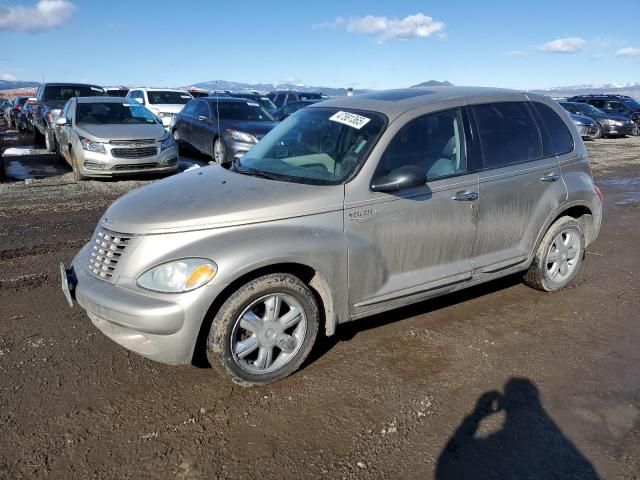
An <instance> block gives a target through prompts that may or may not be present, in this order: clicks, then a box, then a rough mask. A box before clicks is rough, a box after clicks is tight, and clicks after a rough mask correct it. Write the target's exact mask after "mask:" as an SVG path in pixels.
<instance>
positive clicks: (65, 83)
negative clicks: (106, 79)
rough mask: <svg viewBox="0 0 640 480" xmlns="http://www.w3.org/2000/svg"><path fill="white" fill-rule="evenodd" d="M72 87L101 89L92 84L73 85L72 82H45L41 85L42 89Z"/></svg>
mask: <svg viewBox="0 0 640 480" xmlns="http://www.w3.org/2000/svg"><path fill="white" fill-rule="evenodd" d="M60 85H62V86H66V85H69V86H73V87H98V88H102V87H101V86H100V85H94V84H93V83H74V82H46V83H43V84H42V86H43V87H57V86H60Z"/></svg>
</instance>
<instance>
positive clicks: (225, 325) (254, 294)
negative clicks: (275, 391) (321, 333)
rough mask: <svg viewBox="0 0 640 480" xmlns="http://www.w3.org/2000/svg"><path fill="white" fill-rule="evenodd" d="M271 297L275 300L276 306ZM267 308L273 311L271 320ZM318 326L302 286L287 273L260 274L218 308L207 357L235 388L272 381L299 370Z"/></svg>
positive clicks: (313, 306)
mask: <svg viewBox="0 0 640 480" xmlns="http://www.w3.org/2000/svg"><path fill="white" fill-rule="evenodd" d="M275 298H279V299H280V302H279V305H280V306H279V307H278V308H275V305H278V302H277V301H275V300H274V299H275ZM270 308H272V309H273V310H274V311H275V312H276V314H275V315H273V314H272V316H271V317H270V314H269V311H270ZM296 313H297V315H296ZM296 319H297V321H296ZM292 322H294V323H292ZM319 324H320V314H319V310H318V304H317V303H316V299H315V297H314V295H313V293H312V292H311V290H310V289H309V287H308V286H307V285H305V284H304V283H303V282H302V281H301V280H300V279H299V278H297V277H295V276H293V275H289V274H271V275H265V276H263V277H259V278H257V279H255V280H252V281H251V282H249V283H247V284H246V285H244V286H243V287H241V288H239V289H238V290H237V291H236V292H234V293H233V294H232V295H231V296H230V297H229V298H228V299H227V300H226V301H225V302H224V304H223V305H222V306H221V307H220V309H219V310H218V313H217V314H216V316H215V318H214V319H213V322H212V324H211V328H210V330H209V335H208V338H207V347H206V348H207V352H206V353H207V358H208V360H209V363H210V364H211V366H212V367H213V368H214V369H216V370H218V371H220V372H224V373H226V374H227V375H229V376H230V377H231V379H232V380H233V382H234V383H236V384H238V385H241V386H244V387H250V386H254V385H265V384H268V383H272V382H275V381H277V380H281V379H283V378H285V377H288V376H289V375H291V374H292V373H294V372H295V371H296V370H298V368H300V365H302V363H303V362H304V361H305V359H306V358H307V356H308V355H309V352H310V351H311V349H312V347H313V344H314V343H315V340H316V336H317V334H318V326H319ZM287 325H289V326H287ZM254 329H255V331H254ZM269 352H271V355H269Z"/></svg>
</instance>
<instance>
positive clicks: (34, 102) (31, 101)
mask: <svg viewBox="0 0 640 480" xmlns="http://www.w3.org/2000/svg"><path fill="white" fill-rule="evenodd" d="M27 103H30V104H31V105H38V104H39V103H40V102H39V101H38V99H37V98H35V97H32V98H30V99H29V100H27Z"/></svg>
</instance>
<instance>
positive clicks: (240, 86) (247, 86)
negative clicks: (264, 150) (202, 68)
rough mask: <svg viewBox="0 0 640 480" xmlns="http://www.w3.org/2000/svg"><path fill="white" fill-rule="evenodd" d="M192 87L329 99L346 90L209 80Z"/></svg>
mask: <svg viewBox="0 0 640 480" xmlns="http://www.w3.org/2000/svg"><path fill="white" fill-rule="evenodd" d="M193 86H194V87H198V88H204V89H206V90H231V91H239V92H242V91H253V90H256V91H258V92H270V91H272V90H298V91H302V92H322V93H324V94H325V95H328V96H330V97H343V96H345V95H346V94H347V89H346V88H333V87H315V86H310V85H303V84H293V83H242V82H229V81H227V80H210V81H208V82H200V83H195V84H194V85H193ZM369 91H370V90H354V91H353V94H354V95H358V94H359V93H366V92H369Z"/></svg>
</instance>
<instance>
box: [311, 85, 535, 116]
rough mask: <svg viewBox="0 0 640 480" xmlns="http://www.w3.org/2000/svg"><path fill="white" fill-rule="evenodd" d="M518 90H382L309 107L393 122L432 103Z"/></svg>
mask: <svg viewBox="0 0 640 480" xmlns="http://www.w3.org/2000/svg"><path fill="white" fill-rule="evenodd" d="M518 93H524V92H519V91H517V90H508V89H504V88H488V87H419V88H418V87H416V88H404V89H398V90H381V91H378V92H370V93H365V94H362V95H354V96H353V97H340V98H333V99H329V100H325V101H324V102H321V103H318V104H315V105H311V106H310V107H309V108H324V107H337V108H353V109H358V110H371V111H374V112H380V113H384V114H385V115H386V116H387V117H388V118H389V120H393V119H395V118H397V117H399V116H400V115H402V114H403V113H405V112H408V111H409V110H413V109H416V108H419V107H423V106H425V105H428V104H430V103H438V102H445V101H450V100H456V99H465V100H468V101H473V100H474V99H480V98H482V97H485V98H486V97H495V96H500V95H509V94H511V95H513V94H518Z"/></svg>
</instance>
